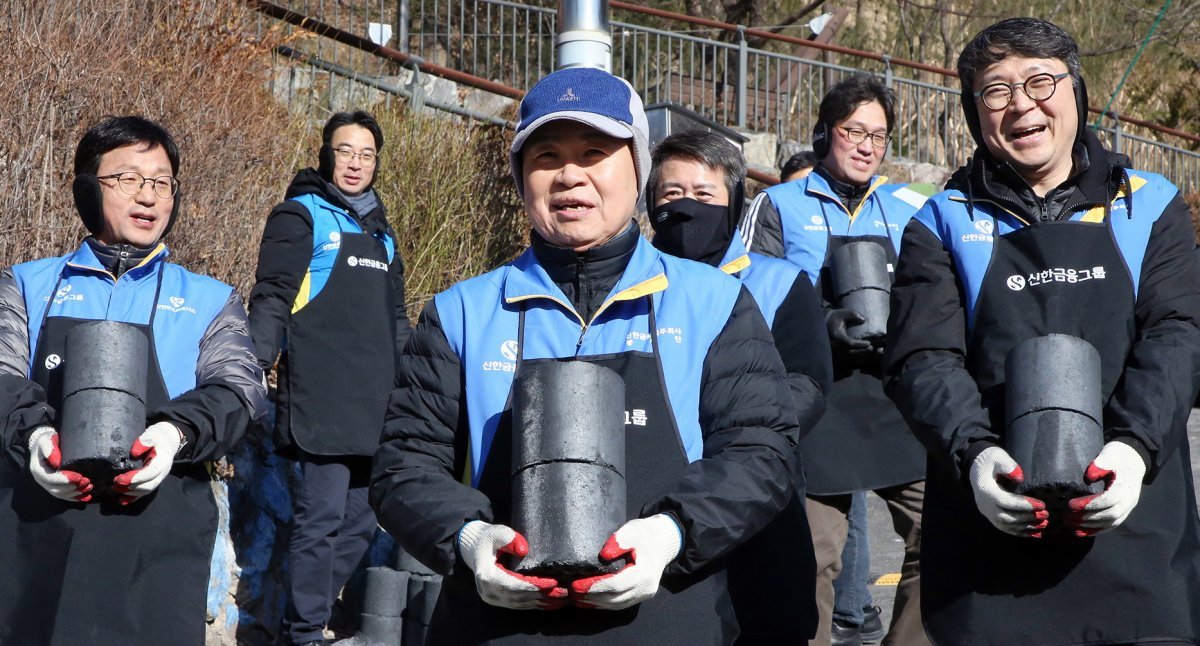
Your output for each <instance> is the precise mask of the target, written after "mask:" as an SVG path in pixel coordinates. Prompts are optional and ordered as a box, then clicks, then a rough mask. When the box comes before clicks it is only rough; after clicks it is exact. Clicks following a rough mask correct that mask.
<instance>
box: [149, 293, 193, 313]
mask: <svg viewBox="0 0 1200 646" xmlns="http://www.w3.org/2000/svg"><path fill="white" fill-rule="evenodd" d="M167 302H168V303H170V305H164V304H162V303H159V304H158V309H160V310H164V311H167V312H175V313H179V312H187V313H188V314H195V313H196V308H194V307H192V306H191V305H185V303H187V299H185V298H183V297H180V296H172V297H170V298H168V299H167Z"/></svg>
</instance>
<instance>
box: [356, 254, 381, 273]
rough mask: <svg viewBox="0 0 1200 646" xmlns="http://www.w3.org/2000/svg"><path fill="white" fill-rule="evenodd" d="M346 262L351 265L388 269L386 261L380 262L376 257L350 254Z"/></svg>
mask: <svg viewBox="0 0 1200 646" xmlns="http://www.w3.org/2000/svg"><path fill="white" fill-rule="evenodd" d="M346 264H347V265H350V266H351V267H366V268H368V269H378V270H380V271H387V270H388V266H387V263H386V262H380V261H378V260H375V259H374V258H359V257H358V256H350V257H349V258H347V259H346Z"/></svg>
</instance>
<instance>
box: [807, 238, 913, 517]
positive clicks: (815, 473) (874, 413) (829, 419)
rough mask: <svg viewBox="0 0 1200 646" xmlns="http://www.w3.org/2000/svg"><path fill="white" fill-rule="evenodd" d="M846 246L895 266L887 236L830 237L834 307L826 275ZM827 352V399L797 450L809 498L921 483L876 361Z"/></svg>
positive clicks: (907, 434)
mask: <svg viewBox="0 0 1200 646" xmlns="http://www.w3.org/2000/svg"><path fill="white" fill-rule="evenodd" d="M826 225H828V219H826ZM851 242H871V243H874V244H877V245H880V246H882V247H883V248H884V251H885V252H886V253H887V259H888V264H889V265H890V266H891V267H895V266H896V251H895V249H893V248H892V241H891V239H890V238H888V237H887V236H886V235H883V236H871V235H868V236H837V235H832V234H831V235H830V236H829V242H828V245H827V248H826V252H825V260H824V263H823V264H822V266H821V287H822V294H821V295H822V298H824V300H825V301H826V302H829V303H832V302H834V301H833V293H832V292H833V279H832V276H831V275H830V262H831V259H832V258H833V252H834V251H836V250H837V249H839V248H840V247H842V246H843V245H846V244H849V243H851ZM888 273H889V274H890V273H892V272H890V271H889V272H888ZM832 350H833V387H832V388H830V391H829V397H828V398H827V399H826V405H825V414H824V415H823V416H822V417H821V419H820V421H818V422H817V425H816V427H814V428H813V430H812V432H811V433H809V434H808V435H806V436H805V437H804V438H803V439H801V440H800V451H801V453H803V454H804V455H805V456H806V457H807V459H806V460H805V464H804V470H805V476H806V477H807V480H808V493H809V495H819V496H820V495H833V494H842V493H851V492H855V491H866V490H869V489H882V488H883V487H891V486H894V485H899V484H905V483H908V482H915V481H917V480H921V479H923V478H924V477H925V448H924V447H923V446H922V445H921V443H920V442H919V441H918V440H917V438H916V436H915V435H913V434H912V431H911V430H909V428H908V424H906V423H905V422H904V418H903V417H902V416H901V415H900V411H899V410H898V409H897V408H896V405H895V404H893V403H892V400H890V399H888V397H887V395H885V394H884V393H883V376H882V375H883V369H882V364H881V362H880V361H879V359H878V358H875V357H870V358H867V359H865V360H862V361H860V360H859V359H857V358H852V357H851V356H850V355H849V353H847V352H846V351H845V350H839V348H838V347H836V346H834V347H833V348H832Z"/></svg>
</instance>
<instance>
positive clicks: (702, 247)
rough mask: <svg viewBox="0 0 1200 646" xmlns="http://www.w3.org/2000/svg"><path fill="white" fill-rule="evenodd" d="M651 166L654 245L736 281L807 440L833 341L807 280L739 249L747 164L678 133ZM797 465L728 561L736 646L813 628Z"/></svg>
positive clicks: (801, 635) (696, 136) (825, 384)
mask: <svg viewBox="0 0 1200 646" xmlns="http://www.w3.org/2000/svg"><path fill="white" fill-rule="evenodd" d="M651 161H652V165H651V167H650V177H649V181H648V189H647V195H646V203H647V204H650V205H651V208H650V224H651V226H653V227H654V240H653V244H654V246H655V247H656V248H658V249H659V250H660V251H663V252H666V253H669V254H672V255H674V256H678V257H680V258H687V259H689V260H695V261H698V262H702V263H705V264H708V265H711V266H714V267H718V268H720V269H721V270H723V271H725V273H728V274H732V275H734V276H737V277H739V278H741V279H742V281H743V283H744V284H745V285H746V288H747V289H749V290H750V293H751V294H752V295H753V296H754V299H755V301H756V302H757V303H758V306H759V309H760V310H761V311H762V313H763V317H764V318H765V319H766V320H767V323H768V324H769V325H770V326H771V332H772V336H773V337H774V339H775V346H776V348H777V349H778V350H779V353H780V356H781V357H782V358H783V363H784V366H785V367H786V368H787V371H788V384H789V386H790V387H791V392H792V399H793V400H794V401H795V404H796V409H797V411H798V412H799V414H800V415H799V421H800V436H801V437H803V436H804V435H805V434H807V433H808V431H810V430H811V429H812V428H813V426H814V425H816V423H817V420H818V419H820V417H821V414H822V413H824V411H825V393H826V392H827V391H828V390H829V387H830V385H831V383H832V379H833V376H832V368H831V366H830V354H829V341H828V338H827V337H826V335H825V325H824V318H823V314H822V312H821V309H820V303H819V301H818V300H817V297H816V292H815V290H814V289H813V286H812V282H811V279H809V278H808V277H807V276H805V275H804V273H803V272H801V271H800V270H799V268H798V267H796V266H795V265H793V264H792V263H789V262H786V261H782V260H779V259H777V258H769V257H766V256H761V255H759V254H752V253H748V252H747V251H746V248H745V246H743V244H742V240H741V236H739V235H738V230H737V222H738V219H739V218H740V217H741V212H742V202H743V200H742V195H743V191H744V181H745V177H746V162H745V160H744V159H743V158H742V153H741V151H739V150H738V149H737V148H736V147H735V146H734V145H733V144H731V143H730V142H729V141H728V140H726V139H725V138H724V137H721V136H720V135H718V134H715V133H711V132H702V131H692V132H682V133H678V134H674V135H671V136H670V137H667V138H666V139H664V140H663V141H662V143H660V144H659V145H658V147H657V148H655V150H654V153H653V155H652V157H651ZM796 467H797V469H796V494H795V495H794V496H793V498H792V501H791V502H790V503H789V504H788V506H787V507H786V508H785V509H784V510H783V511H782V512H780V514H779V516H778V517H777V518H776V519H775V521H774V522H772V523H771V524H770V525H768V526H767V527H766V528H765V529H763V530H762V531H761V532H759V534H758V535H756V536H755V537H754V538H752V539H751V540H749V541H747V542H746V543H745V544H743V545H742V546H740V547H738V548H737V550H735V551H734V552H733V553H732V554H731V555H730V558H729V587H730V595H731V596H732V597H733V602H734V610H735V611H736V612H737V618H738V625H739V627H740V628H741V635H740V637H739V640H738V643H739V644H756V643H763V644H768V643H779V642H780V641H785V640H789V639H790V640H792V641H795V640H797V639H807V638H810V637H812V636H813V634H814V632H815V630H816V620H817V616H816V606H815V599H814V597H813V590H814V587H815V586H814V579H815V575H816V572H815V565H816V564H815V560H814V558H813V552H812V546H811V542H810V541H809V538H810V536H811V534H810V530H809V527H808V519H807V516H806V514H805V511H804V472H803V464H802V461H801V456H800V454H799V452H797V457H796Z"/></svg>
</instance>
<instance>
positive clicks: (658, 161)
mask: <svg viewBox="0 0 1200 646" xmlns="http://www.w3.org/2000/svg"><path fill="white" fill-rule="evenodd" d="M668 159H690V160H693V161H698V162H700V163H701V164H704V165H705V166H707V167H708V168H712V169H714V170H719V171H722V173H724V175H725V189H726V190H728V191H729V195H730V197H731V198H732V196H733V195H734V194H735V192H736V189H737V186H738V184H740V183H742V182H743V181H744V180H745V179H746V158H745V157H743V156H742V151H740V150H738V147H737V146H735V145H733V144H732V143H731V142H730V141H729V140H728V139H726V138H725V137H722V136H721V135H719V134H717V133H715V132H708V131H706V130H688V131H685V132H677V133H675V134H673V135H671V136H669V137H667V138H666V139H663V140H662V142H660V143H659V144H658V145H657V146H655V148H654V152H653V153H651V155H650V177H649V178H648V180H647V181H646V190H647V191H648V192H650V193H654V192H656V191H657V190H658V182H659V180H661V179H662V165H663V164H664V163H666V161H667V160H668ZM647 204H649V200H647ZM651 208H653V207H651Z"/></svg>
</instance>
